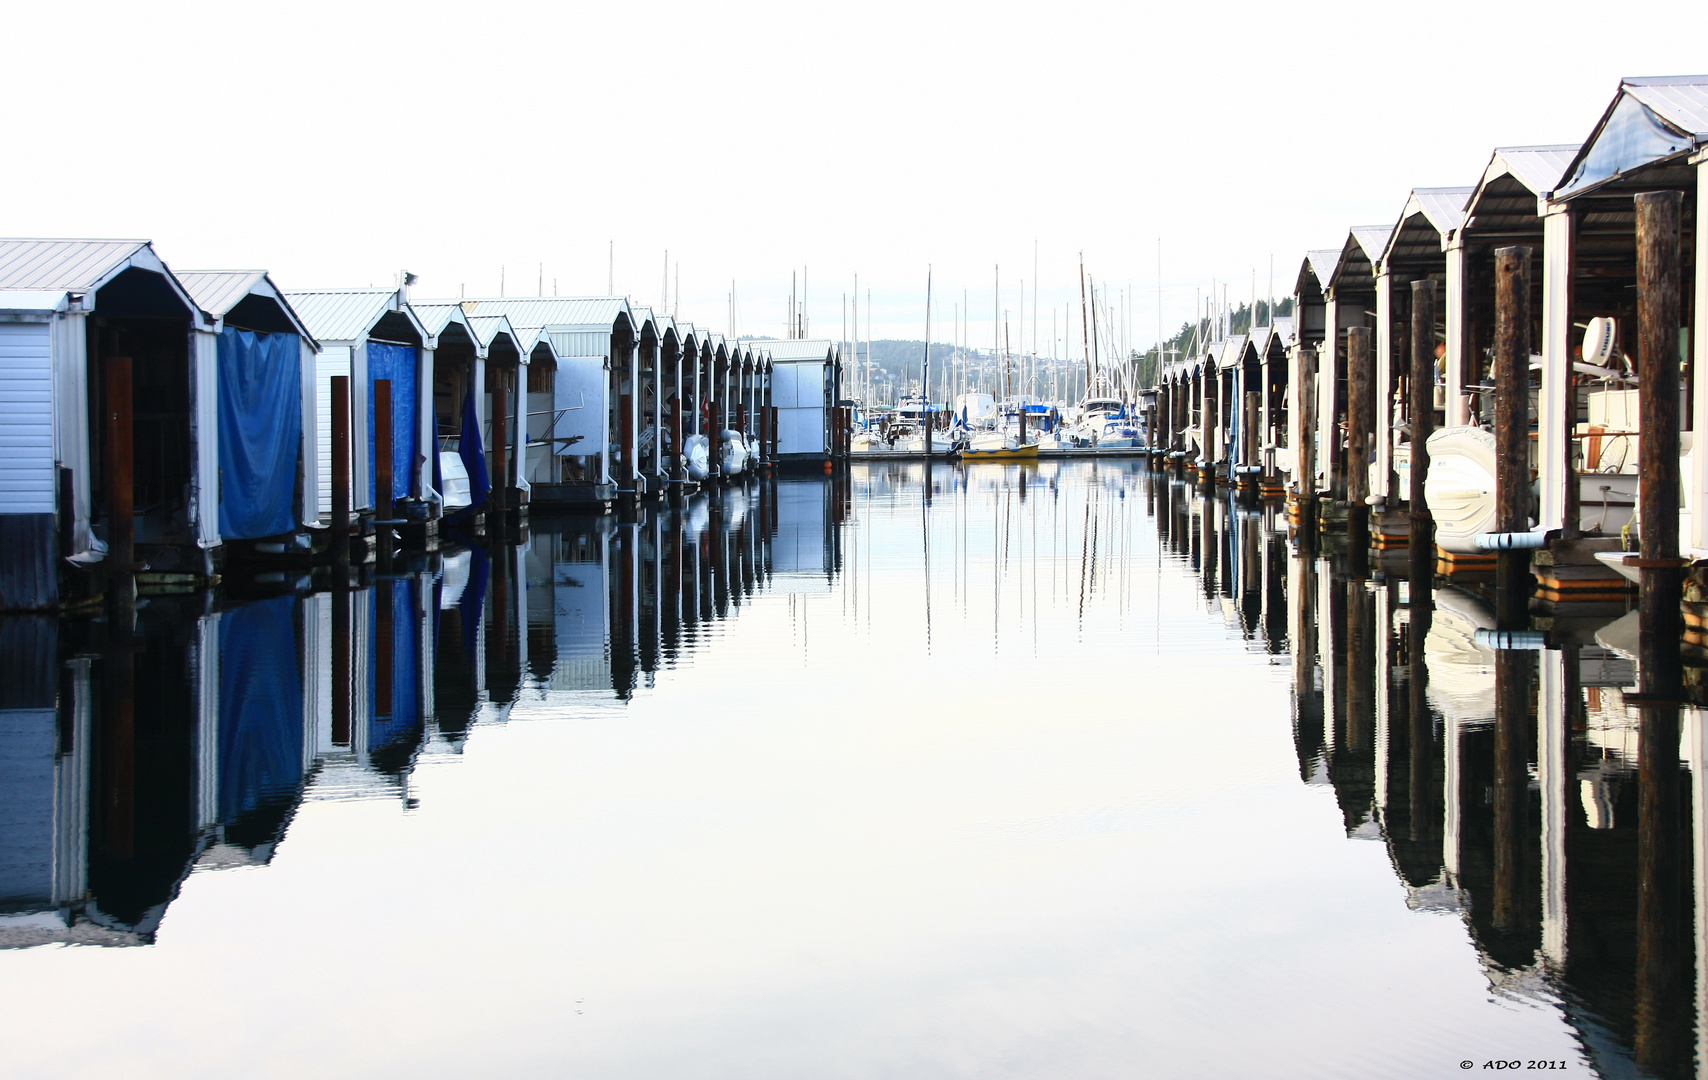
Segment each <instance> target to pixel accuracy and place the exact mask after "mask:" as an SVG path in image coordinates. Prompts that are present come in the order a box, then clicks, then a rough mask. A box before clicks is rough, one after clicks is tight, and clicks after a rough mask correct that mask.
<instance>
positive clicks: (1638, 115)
mask: <svg viewBox="0 0 1708 1080" xmlns="http://www.w3.org/2000/svg"><path fill="white" fill-rule="evenodd" d="M1704 145H1708V75H1669V76H1658V77H1649V78H1631V79H1622V80H1620V83H1619V90H1618V92H1617V93H1615V94H1614V95H1613V101H1612V102H1611V103H1610V104H1609V105H1608V106H1607V111H1606V112H1604V113H1602V115H1601V119H1600V120H1599V121H1597V123H1596V125H1595V128H1594V130H1592V131H1591V132H1590V135H1589V138H1588V139H1586V140H1584V143H1583V146H1582V147H1580V148H1579V149H1578V152H1577V153H1576V154H1575V155H1574V156H1573V158H1572V160H1571V163H1570V164H1569V165H1568V166H1567V167H1566V170H1565V172H1564V173H1563V174H1562V175H1561V176H1560V179H1559V182H1558V184H1557V185H1556V186H1555V190H1554V192H1553V193H1552V197H1553V198H1555V199H1561V200H1564V199H1571V198H1575V197H1576V196H1579V195H1582V194H1584V193H1586V192H1590V191H1594V190H1596V189H1598V188H1601V187H1604V186H1606V185H1608V184H1611V183H1615V182H1617V181H1618V180H1620V179H1621V178H1623V177H1625V176H1627V175H1629V174H1630V173H1632V172H1635V171H1637V170H1639V169H1646V168H1648V167H1649V166H1652V165H1654V164H1656V163H1659V162H1671V163H1673V164H1675V165H1678V166H1682V165H1683V164H1684V161H1683V158H1684V157H1685V156H1686V155H1688V154H1690V153H1691V152H1692V151H1694V150H1697V149H1699V148H1701V147H1703V146H1704ZM1656 179H1659V178H1656ZM1662 182H1663V183H1664V184H1665V185H1666V186H1668V187H1672V186H1682V181H1681V182H1680V183H1678V184H1674V183H1672V182H1670V178H1668V179H1662Z"/></svg>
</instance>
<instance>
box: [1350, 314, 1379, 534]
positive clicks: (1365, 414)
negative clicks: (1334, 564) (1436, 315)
mask: <svg viewBox="0 0 1708 1080" xmlns="http://www.w3.org/2000/svg"><path fill="white" fill-rule="evenodd" d="M1375 384H1376V372H1375V365H1374V364H1373V363H1372V362H1371V359H1370V328H1369V327H1367V326H1354V327H1351V328H1349V329H1348V330H1347V331H1346V502H1347V510H1346V531H1347V543H1348V546H1349V547H1350V548H1351V549H1352V550H1353V551H1354V552H1357V551H1360V550H1362V549H1364V548H1366V547H1368V546H1369V543H1370V435H1371V431H1370V428H1371V426H1372V424H1374V422H1375V416H1376V402H1375V393H1376V385H1375Z"/></svg>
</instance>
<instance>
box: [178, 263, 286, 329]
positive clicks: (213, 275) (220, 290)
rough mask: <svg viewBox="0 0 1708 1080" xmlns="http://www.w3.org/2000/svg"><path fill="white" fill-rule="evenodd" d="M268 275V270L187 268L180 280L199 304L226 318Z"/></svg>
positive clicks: (211, 313) (214, 314) (209, 311)
mask: <svg viewBox="0 0 1708 1080" xmlns="http://www.w3.org/2000/svg"><path fill="white" fill-rule="evenodd" d="M266 276H267V272H266V271H265V270H185V271H183V272H182V273H180V274H179V275H178V280H179V281H180V282H182V283H183V285H184V290H185V291H186V292H188V293H189V294H190V299H191V300H194V301H195V302H196V306H197V307H199V308H201V309H202V310H203V311H205V312H207V313H208V314H209V315H212V316H214V317H215V318H224V317H225V313H226V312H228V311H230V310H231V309H232V308H234V307H236V306H237V305H238V303H239V302H241V301H242V300H243V298H244V297H246V296H248V295H249V292H250V290H251V289H253V288H254V287H255V285H256V283H257V282H259V281H260V280H261V279H263V278H265V277H266Z"/></svg>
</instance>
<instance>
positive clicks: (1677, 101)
mask: <svg viewBox="0 0 1708 1080" xmlns="http://www.w3.org/2000/svg"><path fill="white" fill-rule="evenodd" d="M1619 87H1620V89H1621V90H1623V91H1624V92H1626V93H1628V94H1630V95H1631V96H1632V97H1634V98H1636V99H1637V100H1638V101H1640V102H1642V103H1643V104H1644V105H1647V106H1648V107H1649V108H1650V109H1651V110H1653V111H1654V113H1655V115H1657V116H1659V117H1660V118H1661V119H1662V120H1665V121H1666V122H1667V123H1669V124H1671V125H1672V126H1674V127H1676V128H1678V129H1679V130H1681V131H1687V132H1689V133H1690V134H1692V135H1694V136H1696V141H1697V142H1698V143H1702V142H1708V75H1662V76H1655V77H1649V78H1637V79H1625V80H1624V81H1622V82H1621V83H1620V84H1619Z"/></svg>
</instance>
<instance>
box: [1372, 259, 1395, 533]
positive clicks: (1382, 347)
mask: <svg viewBox="0 0 1708 1080" xmlns="http://www.w3.org/2000/svg"><path fill="white" fill-rule="evenodd" d="M1374 374H1375V380H1376V381H1375V394H1374V395H1373V397H1374V402H1373V404H1374V405H1375V407H1376V417H1375V420H1374V421H1373V422H1372V424H1371V433H1372V434H1374V435H1375V437H1376V462H1375V465H1374V467H1373V468H1372V469H1371V472H1372V480H1371V482H1370V494H1372V495H1375V496H1377V497H1378V498H1380V499H1381V500H1382V502H1383V507H1384V509H1392V508H1393V504H1394V503H1395V502H1397V501H1398V500H1399V493H1398V492H1396V491H1394V490H1393V476H1394V279H1393V277H1392V275H1390V274H1389V273H1388V271H1387V269H1386V268H1381V269H1378V270H1377V272H1376V363H1375V372H1374Z"/></svg>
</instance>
